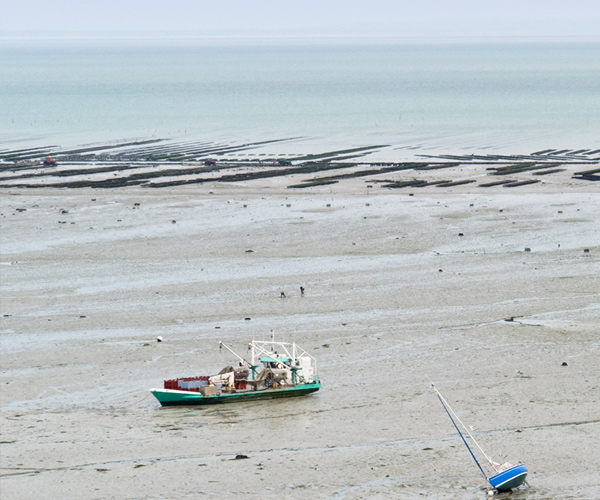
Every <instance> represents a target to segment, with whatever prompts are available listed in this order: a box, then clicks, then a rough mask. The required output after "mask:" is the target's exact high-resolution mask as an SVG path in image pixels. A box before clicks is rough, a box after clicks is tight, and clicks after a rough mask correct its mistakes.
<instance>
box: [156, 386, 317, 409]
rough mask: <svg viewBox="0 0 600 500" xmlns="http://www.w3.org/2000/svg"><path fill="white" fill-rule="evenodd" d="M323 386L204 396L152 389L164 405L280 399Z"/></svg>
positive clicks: (313, 390) (314, 390)
mask: <svg viewBox="0 0 600 500" xmlns="http://www.w3.org/2000/svg"><path fill="white" fill-rule="evenodd" d="M320 388H321V384H306V385H303V386H301V387H292V388H289V389H265V390H263V391H249V392H243V393H232V394H228V393H225V394H220V395H216V396H203V395H202V394H200V393H198V392H188V391H178V392H171V391H169V392H167V391H163V390H156V391H151V392H152V394H154V397H156V399H158V401H159V402H160V404H161V405H163V406H176V405H208V404H220V403H233V402H236V401H244V400H252V401H254V400H257V399H279V398H290V397H295V396H303V395H304V394H310V393H311V392H316V391H318V390H319V389H320Z"/></svg>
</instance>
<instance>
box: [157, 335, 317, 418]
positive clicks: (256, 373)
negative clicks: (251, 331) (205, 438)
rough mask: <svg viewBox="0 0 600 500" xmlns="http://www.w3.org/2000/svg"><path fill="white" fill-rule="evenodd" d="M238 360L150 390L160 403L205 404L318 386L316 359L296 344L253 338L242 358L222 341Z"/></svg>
mask: <svg viewBox="0 0 600 500" xmlns="http://www.w3.org/2000/svg"><path fill="white" fill-rule="evenodd" d="M219 347H220V348H225V349H226V350H227V351H229V352H230V353H231V354H232V355H233V356H235V357H236V359H237V366H236V367H235V368H234V367H233V366H226V367H225V368H223V369H222V370H221V371H220V372H219V373H217V374H215V375H200V376H197V377H183V378H176V379H171V380H165V381H164V387H163V388H162V389H150V392H152V394H154V396H155V397H156V399H158V401H159V402H160V404H161V405H163V406H175V405H206V404H219V403H233V402H239V401H251V400H252V401H253V400H258V399H277V398H289V397H295V396H304V395H306V394H310V393H311V392H316V391H318V390H319V389H320V388H321V382H320V380H319V375H318V372H317V361H316V359H315V358H314V357H313V356H311V355H310V354H309V353H308V352H306V350H304V349H302V348H301V347H300V346H298V345H297V344H296V343H286V342H276V341H275V340H274V338H272V339H271V340H269V341H257V340H253V341H251V342H250V343H249V344H248V350H249V351H250V359H249V360H247V359H244V358H243V357H242V356H240V355H239V354H237V353H236V352H234V351H233V350H232V349H231V348H230V347H228V346H227V345H225V344H224V343H223V342H219Z"/></svg>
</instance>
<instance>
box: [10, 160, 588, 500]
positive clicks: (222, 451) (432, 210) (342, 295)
mask: <svg viewBox="0 0 600 500" xmlns="http://www.w3.org/2000/svg"><path fill="white" fill-rule="evenodd" d="M430 175H435V174H430ZM440 175H442V174H440ZM448 175H454V176H456V177H459V176H460V175H462V174H460V173H459V172H458V169H457V170H456V172H454V173H452V171H450V170H445V171H444V172H443V176H444V177H448ZM561 175H562V176H561ZM289 183H290V182H289V179H287V180H286V181H282V180H278V179H268V180H262V181H255V182H249V183H232V184H228V185H223V184H217V183H214V184H212V183H206V184H202V185H198V186H181V187H178V188H169V189H160V190H148V189H144V188H140V187H131V188H121V189H103V190H93V189H72V190H59V189H44V188H39V189H35V190H32V189H17V188H14V189H5V190H3V191H2V192H1V193H0V197H1V198H0V199H1V202H2V210H1V212H2V218H1V221H2V258H1V261H2V262H1V266H0V272H1V278H2V297H1V298H2V318H1V320H2V326H1V339H2V346H1V347H2V372H1V373H2V379H1V380H2V382H1V386H0V387H1V393H0V397H1V409H2V427H1V438H0V441H1V443H0V447H1V467H2V469H1V472H2V478H1V479H0V488H1V492H2V496H3V498H10V499H17V500H19V499H33V498H35V499H55V498H78V499H84V500H85V499H105V498H115V499H124V498H127V499H138V498H139V499H153V498H156V499H158V498H161V499H163V498H225V497H229V496H232V497H233V496H239V497H244V498H256V499H258V498H282V497H284V498H308V497H310V498H344V499H359V498H408V499H410V498H431V499H442V498H456V499H473V498H484V497H485V488H486V483H485V480H484V478H483V477H482V476H481V474H480V472H479V471H478V469H477V468H476V466H475V464H474V463H473V462H472V460H471V458H470V456H469V455H468V452H467V451H466V449H465V448H464V446H463V444H462V442H461V441H460V439H459V437H458V436H457V435H456V433H455V431H454V429H453V427H452V424H451V422H450V421H449V419H448V417H447V416H446V414H445V413H444V410H443V408H442V407H441V405H440V403H439V401H438V400H437V398H436V396H435V393H434V392H433V391H432V390H431V389H430V387H429V380H432V381H433V382H435V384H436V386H437V387H438V388H439V389H440V390H441V391H442V393H443V394H444V395H445V397H446V398H447V399H448V401H449V402H450V403H451V404H452V405H453V406H454V408H455V410H457V411H458V413H459V416H460V417H461V418H462V419H463V421H465V423H467V424H470V425H473V426H474V427H475V435H476V437H477V438H478V440H479V442H480V444H481V445H482V446H483V448H484V449H485V450H486V451H487V452H488V453H489V454H491V455H492V456H493V457H494V458H499V454H503V455H505V458H506V459H508V460H512V461H519V460H522V461H524V462H525V463H526V465H527V466H528V467H529V470H530V475H529V484H530V488H529V489H528V490H527V491H525V492H519V493H516V494H513V495H511V496H510V498H513V499H527V500H532V499H540V500H541V499H555V498H556V499H559V498H560V499H563V498H571V499H582V500H583V499H591V498H598V497H600V482H599V481H598V478H597V453H598V449H599V447H600V432H599V430H600V426H599V422H600V420H599V413H598V394H599V389H600V370H599V369H598V363H597V358H598V354H599V347H600V342H599V340H598V336H597V328H598V317H599V315H600V285H599V284H598V278H597V277H598V275H599V274H600V258H599V255H600V228H599V225H598V214H599V213H600V194H599V193H598V192H597V191H598V190H597V188H596V186H595V184H594V183H585V182H583V181H573V180H572V179H571V177H570V175H568V174H567V173H565V174H560V173H559V174H555V175H553V176H552V181H551V182H547V183H539V184H535V185H531V186H522V187H520V188H518V189H517V188H515V189H513V190H508V189H506V188H503V187H502V186H497V187H490V188H486V189H482V188H479V187H474V186H473V185H471V186H469V185H465V186H457V187H451V188H438V187H434V186H432V187H427V188H423V189H419V190H395V191H391V190H386V189H381V188H377V189H375V188H366V187H365V181H364V179H363V180H349V181H346V182H344V183H340V184H336V185H334V186H320V187H315V188H310V189H307V190H301V191H298V190H290V189H286V186H287V185H288V184H289ZM300 286H304V288H305V290H306V292H305V294H304V296H301V295H300ZM281 291H284V292H285V294H286V296H287V298H285V299H282V298H280V292H281ZM271 331H273V332H274V333H275V335H276V336H277V337H278V338H283V339H285V340H287V341H292V340H295V341H296V342H298V343H299V344H300V345H301V346H303V347H304V348H306V349H308V350H309V351H310V352H312V353H313V354H314V355H315V356H316V358H317V360H318V362H319V370H320V374H321V379H322V382H323V388H322V390H321V391H319V392H318V393H316V394H314V395H311V396H308V397H305V398H298V399H294V400H289V401H275V402H260V403H244V404H237V405H224V406H219V407H208V408H201V407H189V408H161V407H160V406H159V404H158V403H157V402H156V401H155V400H154V398H153V397H152V396H151V395H150V393H149V392H148V389H150V388H151V387H156V386H160V385H161V384H162V380H163V379H165V378H171V377H175V376H186V375H190V376H191V375H196V374H202V373H210V372H213V371H215V370H219V369H221V368H222V367H223V366H225V365H226V364H229V363H230V361H231V359H230V357H228V356H226V355H225V354H224V353H220V352H219V349H218V341H219V340H223V341H225V342H226V343H228V344H229V345H231V346H232V347H233V348H234V349H236V348H237V349H239V350H244V345H245V343H246V342H247V341H248V340H249V339H251V338H259V339H260V338H266V337H268V335H269V334H270V332H271ZM159 335H160V336H162V337H163V339H164V341H163V342H161V343H158V342H156V338H157V336H159ZM237 455H244V456H247V457H248V458H242V459H236V456H237ZM500 498H502V497H500Z"/></svg>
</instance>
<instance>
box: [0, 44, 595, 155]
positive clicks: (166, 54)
mask: <svg viewBox="0 0 600 500" xmlns="http://www.w3.org/2000/svg"><path fill="white" fill-rule="evenodd" d="M598 61H600V44H599V43H597V42H583V41H582V42H565V41H548V42H545V43H540V42H492V41H486V42H481V41H480V42H466V43H465V42H457V41H445V42H444V41H439V42H415V41H410V40H387V41H386V40H382V41H365V40H362V41H361V40H337V41H336V40H330V41H313V42H306V41H305V42H301V41H294V40H263V41H257V40H254V41H251V40H240V41H231V40H230V41H227V40H223V41H216V40H212V41H210V40H207V41H199V40H188V41H185V40H184V41H170V42H169V41H121V42H118V41H112V42H110V41H104V42H100V41H96V42H94V41H87V42H47V41H46V42H43V43H39V42H38V44H36V43H34V42H10V41H4V42H3V43H2V45H0V65H1V67H2V68H3V71H2V75H1V76H0V84H1V86H2V92H1V93H0V109H2V110H3V112H2V114H1V115H0V131H1V136H2V142H3V143H7V142H8V143H10V144H11V145H19V144H28V145H33V146H40V145H43V146H46V145H58V146H63V147H70V146H73V145H77V144H89V143H96V142H106V141H111V140H112V141H120V140H123V139H133V138H151V137H158V138H167V139H171V138H176V139H178V140H204V141H208V142H210V141H225V142H244V141H255V140H267V139H282V138H291V137H304V138H306V140H310V141H315V140H316V141H326V142H329V143H332V144H336V145H342V144H343V145H353V144H354V145H355V144H381V143H384V144H389V143H391V144H397V145H400V146H404V147H406V146H409V147H446V148H455V147H466V148H471V149H477V148H488V149H489V148H506V147H509V148H510V147H512V148H513V150H515V149H520V148H523V147H525V148H534V147H538V146H540V147H541V146H542V145H544V146H545V147H586V148H587V147H593V146H594V144H597V140H598V139H597V137H598V136H600V128H599V127H600V123H599V122H598V116H599V115H600V92H598V85H597V82H598V81H600V63H598ZM529 152H531V149H530V151H529Z"/></svg>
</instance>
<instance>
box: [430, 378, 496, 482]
mask: <svg viewBox="0 0 600 500" xmlns="http://www.w3.org/2000/svg"><path fill="white" fill-rule="evenodd" d="M431 387H433V390H434V391H435V392H436V393H437V397H438V399H439V400H440V402H441V403H442V406H443V407H444V409H445V410H446V413H448V416H449V417H450V420H452V423H453V424H454V427H456V430H457V431H458V433H459V434H460V437H461V438H462V440H463V442H464V443H465V445H466V447H467V448H468V449H469V452H470V453H471V456H472V457H473V459H474V460H475V462H477V459H476V458H475V455H473V452H472V451H471V448H469V445H468V444H467V441H466V440H465V438H464V436H463V435H462V433H461V432H460V430H459V428H458V426H457V425H456V422H455V421H454V418H455V419H456V420H458V422H459V423H460V425H461V426H462V428H463V429H464V430H465V432H466V433H467V434H468V436H469V437H470V438H471V439H472V440H473V443H475V446H477V448H478V449H479V451H480V452H481V453H482V454H483V456H484V457H485V458H486V460H487V461H488V462H489V464H490V465H491V466H492V467H493V468H494V470H495V471H496V472H499V470H498V468H497V466H496V464H495V463H494V461H493V460H492V459H491V458H490V457H489V456H488V455H487V453H486V452H485V451H483V448H482V447H481V446H479V443H478V442H477V440H476V439H475V438H474V437H473V435H472V434H471V432H470V431H469V429H467V426H466V425H465V424H463V422H462V420H461V419H460V418H459V417H458V415H457V414H456V412H455V411H454V410H453V409H452V407H451V406H450V405H449V404H448V401H446V400H445V399H444V396H442V394H441V393H440V391H438V389H437V387H436V386H435V385H433V384H431ZM452 416H454V418H452ZM477 465H478V466H479V469H480V470H481V465H479V462H477ZM481 472H483V470H481ZM483 475H484V476H485V473H483ZM486 477H487V476H486Z"/></svg>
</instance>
